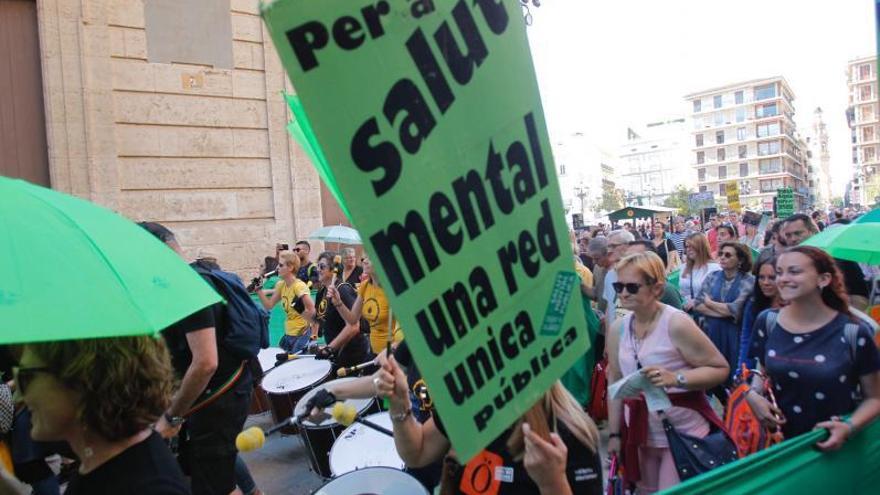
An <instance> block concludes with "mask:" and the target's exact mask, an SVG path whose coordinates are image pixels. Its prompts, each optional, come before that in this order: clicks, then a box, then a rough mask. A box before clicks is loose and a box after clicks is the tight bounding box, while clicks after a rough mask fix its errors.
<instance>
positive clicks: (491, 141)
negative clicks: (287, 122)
mask: <svg viewBox="0 0 880 495" xmlns="http://www.w3.org/2000/svg"><path fill="white" fill-rule="evenodd" d="M263 16H264V18H265V20H266V24H267V25H268V27H269V31H270V32H271V34H272V39H273V41H274V44H275V47H276V48H277V50H278V53H279V54H280V56H281V60H282V62H283V64H284V67H285V69H286V70H287V72H288V74H289V75H290V78H291V81H292V82H293V85H294V87H295V88H296V90H297V94H298V96H299V97H300V98H301V101H302V105H303V107H304V109H305V111H306V113H307V114H308V117H309V122H310V123H311V126H312V129H313V130H314V136H315V137H316V138H317V140H318V142H319V143H320V149H322V150H323V151H324V154H325V155H326V158H327V163H328V164H329V168H330V169H331V170H332V175H333V176H334V177H335V178H336V181H337V184H338V186H339V189H340V192H341V195H342V196H343V197H345V203H346V204H347V206H348V208H349V210H350V213H351V216H352V221H353V223H354V225H355V227H356V228H357V229H358V231H359V232H360V233H361V235H362V237H363V239H364V246H365V248H366V250H367V252H368V253H369V254H370V256H371V258H372V259H373V260H374V263H375V264H376V266H377V271H378V273H379V276H380V279H381V281H382V284H383V286H384V287H385V288H386V289H385V290H386V293H387V294H388V296H389V299H390V303H391V305H392V307H394V311H395V314H396V315H397V316H398V317H399V318H400V320H401V324H402V326H403V328H406V329H407V330H408V331H407V337H406V339H407V341H408V342H409V345H410V347H411V349H412V352H413V355H414V356H415V358H416V361H417V363H418V365H419V368H420V370H421V371H422V373H423V374H424V377H425V381H426V383H427V384H428V385H429V386H430V388H431V395H432V398H433V400H434V403H435V404H436V406H437V409H438V411H439V414H440V415H441V416H442V417H443V418H444V420H445V421H444V423H445V425H446V427H447V429H448V433H449V438H450V440H451V441H452V444H453V446H454V447H455V449H456V450H457V452H458V454H459V456H460V457H461V458H462V459H469V458H471V457H472V456H473V455H475V454H477V453H478V452H479V451H480V449H482V448H483V447H484V446H486V445H487V444H488V443H489V442H490V441H491V440H493V439H494V438H495V437H497V436H499V435H500V434H501V433H503V432H504V431H505V430H506V429H507V428H508V427H509V426H510V425H511V424H512V423H513V422H514V421H515V420H516V419H517V418H519V417H520V416H521V415H522V414H523V413H524V412H525V411H526V410H528V409H529V408H530V407H531V406H532V404H534V403H535V401H536V400H538V399H539V398H540V397H541V396H542V394H543V392H544V391H545V390H547V389H548V388H549V387H550V386H551V385H552V384H553V383H554V382H555V381H556V380H557V379H558V378H559V377H560V376H561V375H562V374H563V373H564V372H565V370H567V369H568V368H569V367H571V365H572V364H573V363H574V362H575V360H576V359H577V358H578V357H579V356H581V355H583V354H584V353H585V352H587V351H588V349H589V342H588V339H587V330H586V327H585V325H584V321H585V320H584V314H583V308H582V307H581V305H580V303H579V301H578V300H577V298H578V297H579V294H578V291H577V290H574V289H572V288H566V287H565V284H566V283H571V284H574V282H573V280H574V277H572V276H570V275H567V273H569V272H571V271H572V268H573V266H572V253H571V252H570V248H569V244H568V237H567V229H566V225H565V221H564V218H563V216H562V211H563V208H562V200H561V196H560V192H559V185H558V182H557V178H556V174H555V172H554V170H555V168H554V165H553V158H552V154H551V150H550V144H549V139H548V136H547V131H546V125H545V122H544V114H543V111H542V109H541V103H540V98H539V95H538V86H537V81H536V79H535V74H534V68H533V66H532V60H531V56H530V53H529V49H528V42H527V39H526V33H525V26H524V24H523V19H522V13H521V7H520V4H519V2H518V1H517V0H468V1H466V0H457V1H456V0H434V1H429V0H421V1H420V0H379V1H375V0H374V1H369V2H367V1H360V2H358V1H354V0H279V1H276V2H272V3H269V4H267V5H264V7H263ZM561 298H567V301H568V304H563V303H564V302H565V301H564V300H563V301H561Z"/></svg>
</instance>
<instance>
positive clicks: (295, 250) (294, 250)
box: [293, 248, 302, 253]
mask: <svg viewBox="0 0 880 495" xmlns="http://www.w3.org/2000/svg"><path fill="white" fill-rule="evenodd" d="M300 251H302V248H293V252H295V253H298V252H300Z"/></svg>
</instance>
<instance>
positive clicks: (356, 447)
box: [330, 412, 404, 493]
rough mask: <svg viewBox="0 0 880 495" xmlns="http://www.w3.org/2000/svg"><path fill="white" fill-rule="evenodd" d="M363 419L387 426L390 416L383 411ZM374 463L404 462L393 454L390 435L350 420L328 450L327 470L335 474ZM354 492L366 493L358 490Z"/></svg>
mask: <svg viewBox="0 0 880 495" xmlns="http://www.w3.org/2000/svg"><path fill="white" fill-rule="evenodd" d="M364 419H366V420H367V421H371V422H373V423H375V424H377V425H379V426H383V427H385V428H388V429H389V430H390V429H391V416H390V415H389V414H388V413H387V412H381V413H376V414H371V415H369V416H366V417H364ZM374 466H385V467H391V468H395V469H403V467H404V464H403V460H401V459H400V456H399V455H397V449H396V448H395V447H394V439H393V438H391V437H390V436H388V435H386V434H384V433H380V432H378V431H376V430H374V429H372V428H370V427H369V426H366V425H363V424H361V423H354V424H352V425H351V426H349V427H348V428H346V429H345V431H343V432H342V435H340V436H339V438H337V439H336V442H334V443H333V448H332V449H330V472H331V473H333V476H334V477H336V476H339V475H342V474H345V473H349V472H351V471H354V470H357V469H363V468H367V467H374ZM357 493H369V492H366V491H364V490H361V491H359V492H357Z"/></svg>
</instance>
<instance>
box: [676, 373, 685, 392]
mask: <svg viewBox="0 0 880 495" xmlns="http://www.w3.org/2000/svg"><path fill="white" fill-rule="evenodd" d="M687 383H688V381H687V378H685V376H684V373H678V374H677V375H675V384H676V386H677V387H678V388H685V387H686V386H687Z"/></svg>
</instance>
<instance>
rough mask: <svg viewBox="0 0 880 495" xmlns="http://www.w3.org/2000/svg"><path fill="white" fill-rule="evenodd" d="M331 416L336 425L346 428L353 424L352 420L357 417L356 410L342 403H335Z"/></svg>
mask: <svg viewBox="0 0 880 495" xmlns="http://www.w3.org/2000/svg"><path fill="white" fill-rule="evenodd" d="M331 414H332V415H333V419H335V420H336V422H337V423H339V424H341V425H342V426H348V425H350V424H352V423H354V418H355V417H357V410H356V409H355V408H354V406H350V405H347V404H345V403H344V402H337V403H336V404H333V411H332V413H331Z"/></svg>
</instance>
